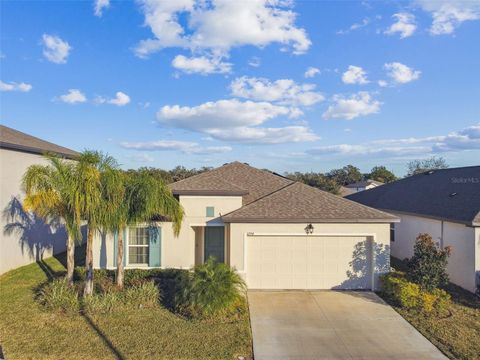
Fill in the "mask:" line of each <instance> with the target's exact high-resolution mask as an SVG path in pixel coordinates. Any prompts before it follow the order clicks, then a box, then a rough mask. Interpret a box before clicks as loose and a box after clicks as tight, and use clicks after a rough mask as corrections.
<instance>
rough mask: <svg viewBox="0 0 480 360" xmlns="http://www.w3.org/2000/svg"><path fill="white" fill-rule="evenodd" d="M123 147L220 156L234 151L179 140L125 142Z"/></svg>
mask: <svg viewBox="0 0 480 360" xmlns="http://www.w3.org/2000/svg"><path fill="white" fill-rule="evenodd" d="M121 146H122V147H124V148H125V149H130V150H141V151H180V152H182V153H185V154H196V155H205V154H218V153H226V152H230V151H232V148H231V147H230V146H201V145H200V144H198V143H196V142H191V141H179V140H159V141H146V142H123V143H121Z"/></svg>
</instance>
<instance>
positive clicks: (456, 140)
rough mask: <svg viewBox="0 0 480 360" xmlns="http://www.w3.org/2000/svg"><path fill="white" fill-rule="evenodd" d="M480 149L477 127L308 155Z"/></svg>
mask: <svg viewBox="0 0 480 360" xmlns="http://www.w3.org/2000/svg"><path fill="white" fill-rule="evenodd" d="M479 149H480V123H479V124H476V125H473V126H470V127H466V128H464V129H462V130H459V131H454V132H451V133H450V134H448V135H441V136H428V137H410V138H399V139H381V140H375V141H371V142H368V143H364V144H336V145H326V146H318V147H314V148H311V149H309V150H307V151H306V153H307V154H310V155H318V156H322V155H326V156H328V155H346V156H352V155H358V156H365V155H366V156H385V157H399V156H402V157H403V156H419V155H425V154H438V153H446V152H459V151H469V150H479Z"/></svg>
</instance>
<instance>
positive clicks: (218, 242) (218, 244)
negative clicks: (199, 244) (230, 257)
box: [204, 226, 225, 262]
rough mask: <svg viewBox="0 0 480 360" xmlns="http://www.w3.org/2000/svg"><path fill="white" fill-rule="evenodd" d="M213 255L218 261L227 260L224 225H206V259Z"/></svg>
mask: <svg viewBox="0 0 480 360" xmlns="http://www.w3.org/2000/svg"><path fill="white" fill-rule="evenodd" d="M210 256H213V257H214V258H215V260H217V261H218V262H225V228H224V227H223V226H207V227H205V254H204V260H205V261H206V260H207V259H208V258H209V257H210Z"/></svg>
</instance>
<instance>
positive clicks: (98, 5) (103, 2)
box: [94, 0, 110, 17]
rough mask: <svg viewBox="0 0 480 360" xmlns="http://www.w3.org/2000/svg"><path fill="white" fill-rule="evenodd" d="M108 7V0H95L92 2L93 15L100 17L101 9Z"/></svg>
mask: <svg viewBox="0 0 480 360" xmlns="http://www.w3.org/2000/svg"><path fill="white" fill-rule="evenodd" d="M109 7H110V0H95V2H94V14H95V16H98V17H101V16H102V14H103V9H108V8H109Z"/></svg>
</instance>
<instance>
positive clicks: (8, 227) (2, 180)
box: [0, 125, 79, 274]
mask: <svg viewBox="0 0 480 360" xmlns="http://www.w3.org/2000/svg"><path fill="white" fill-rule="evenodd" d="M46 152H50V153H55V154H58V155H59V156H61V157H63V158H67V159H72V158H74V157H75V156H77V155H79V154H78V153H77V152H76V151H73V150H70V149H67V148H65V147H62V146H59V145H55V144H52V143H50V142H48V141H45V140H42V139H39V138H36V137H34V136H31V135H28V134H25V133H23V132H20V131H17V130H14V129H11V128H9V127H6V126H3V125H0V169H1V171H0V210H1V214H0V215H1V216H0V274H3V273H4V272H6V271H8V270H10V269H14V268H16V267H19V266H22V265H26V264H29V263H31V262H34V261H38V260H41V259H42V258H44V257H49V256H52V255H54V254H57V253H59V252H63V251H65V248H66V239H67V238H66V233H65V231H64V229H63V227H61V226H60V227H56V228H53V227H51V226H50V225H48V224H45V223H44V222H43V221H42V220H41V219H39V218H38V217H36V216H35V215H33V214H30V213H27V212H25V211H24V210H23V206H22V201H23V198H24V193H23V191H22V187H21V184H22V178H23V175H24V173H25V171H26V170H27V168H28V167H29V166H30V165H34V164H37V165H45V164H47V161H46V160H45V158H44V157H43V154H44V153H46Z"/></svg>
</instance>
